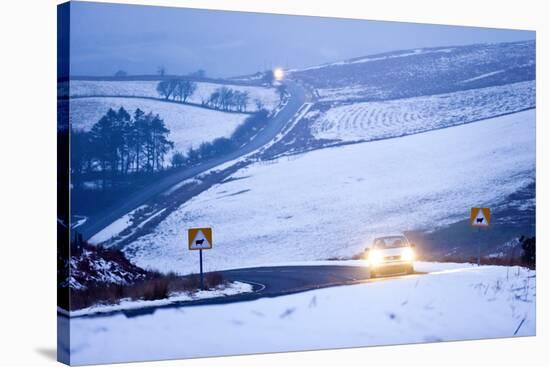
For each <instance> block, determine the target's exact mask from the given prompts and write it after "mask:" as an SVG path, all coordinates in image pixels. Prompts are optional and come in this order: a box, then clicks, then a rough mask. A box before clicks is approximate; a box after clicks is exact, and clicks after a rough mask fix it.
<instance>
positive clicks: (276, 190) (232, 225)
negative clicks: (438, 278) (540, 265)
mask: <svg viewBox="0 0 550 367" xmlns="http://www.w3.org/2000/svg"><path fill="white" fill-rule="evenodd" d="M488 141H490V142H491V144H487V142H488ZM497 158H498V159H497ZM267 163H269V164H267ZM327 167H330V169H327ZM534 169H535V111H534V110H530V111H526V112H520V113H516V114H512V115H507V116H503V117H498V118H493V119H488V120H483V121H480V122H476V123H474V124H468V125H462V126H456V127H452V128H448V129H442V130H436V131H430V132H426V133H423V134H416V135H411V136H407V137H403V138H395V139H388V140H382V141H376V142H369V143H363V144H355V145H348V146H343V147H336V148H327V149H322V150H316V151H312V152H308V153H305V154H301V155H295V156H291V157H289V158H281V159H279V160H276V161H271V162H265V163H264V162H259V163H256V164H252V165H250V166H248V167H246V168H244V169H241V170H239V171H237V172H236V173H235V174H233V175H232V176H231V178H230V179H227V180H225V181H224V182H223V183H220V184H218V185H216V186H214V187H212V188H211V189H209V190H207V191H205V192H203V193H201V194H199V195H198V196H196V197H194V198H193V199H191V200H190V201H188V202H187V203H185V204H184V205H182V206H181V207H180V208H179V209H178V210H177V211H175V212H173V213H172V214H170V215H169V216H168V217H167V218H166V219H165V220H163V221H162V222H161V223H160V224H159V225H158V226H157V227H156V228H155V229H154V230H153V232H152V233H150V234H148V235H145V236H143V237H141V238H139V239H138V240H136V241H135V242H133V243H131V244H130V245H128V246H127V247H125V249H124V251H125V253H126V254H127V255H128V256H129V257H130V258H131V259H132V261H134V262H135V263H136V264H138V265H139V266H143V267H146V268H152V269H158V270H162V271H167V270H173V271H177V272H182V271H186V269H193V268H195V267H196V266H198V264H197V261H198V259H197V257H196V256H193V254H189V253H188V252H186V251H182V247H181V246H182V239H183V238H184V236H185V230H186V228H188V227H193V226H201V225H205V224H207V225H209V226H212V227H213V228H214V231H215V233H216V237H217V238H220V239H223V240H220V241H219V244H217V245H216V249H215V250H213V251H210V252H209V253H208V261H207V262H206V269H207V270H216V269H224V268H228V267H237V266H245V265H254V264H258V263H260V264H264V263H270V262H284V261H296V260H313V259H327V258H330V257H339V256H348V257H349V256H352V255H354V254H356V253H358V252H360V251H361V250H362V249H363V248H364V247H365V246H367V245H368V244H369V243H370V241H371V240H372V238H373V237H375V236H376V235H380V234H387V233H395V232H403V231H407V230H415V229H416V230H418V229H433V228H437V227H442V226H445V225H448V224H451V223H454V222H457V221H460V220H463V219H464V218H466V217H467V215H468V213H469V210H470V207H471V206H472V203H476V204H479V205H483V204H486V205H491V206H493V205H494V204H495V203H500V202H502V201H503V200H505V199H506V198H507V197H508V195H510V194H512V193H514V192H516V191H518V190H520V189H522V188H523V187H525V186H527V185H529V184H530V183H531V182H532V181H533V180H534ZM269 198H277V199H276V200H270V199H269ZM236 213H237V215H235V214H236ZM183 223H184V225H182V224H183ZM520 234H521V233H520ZM518 235H519V234H518Z"/></svg>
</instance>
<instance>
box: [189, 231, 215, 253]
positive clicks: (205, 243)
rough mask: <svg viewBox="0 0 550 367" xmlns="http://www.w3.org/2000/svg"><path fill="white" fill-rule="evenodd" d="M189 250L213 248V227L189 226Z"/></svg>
mask: <svg viewBox="0 0 550 367" xmlns="http://www.w3.org/2000/svg"><path fill="white" fill-rule="evenodd" d="M187 236H188V238H189V250H210V249H211V248H212V228H189V230H188V231H187Z"/></svg>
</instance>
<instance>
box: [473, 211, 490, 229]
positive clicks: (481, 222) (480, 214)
mask: <svg viewBox="0 0 550 367" xmlns="http://www.w3.org/2000/svg"><path fill="white" fill-rule="evenodd" d="M490 213H491V212H490V210H489V208H472V213H471V215H470V224H471V225H472V226H474V227H487V226H489V223H490V220H491V217H490V215H491V214H490Z"/></svg>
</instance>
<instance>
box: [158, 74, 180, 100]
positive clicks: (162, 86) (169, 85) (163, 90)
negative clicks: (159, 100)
mask: <svg viewBox="0 0 550 367" xmlns="http://www.w3.org/2000/svg"><path fill="white" fill-rule="evenodd" d="M177 86H178V82H177V80H174V79H170V80H161V81H160V82H159V83H158V84H157V92H158V93H159V94H160V95H161V96H162V97H164V99H169V98H170V97H172V96H173V94H174V91H175V90H176V88H177Z"/></svg>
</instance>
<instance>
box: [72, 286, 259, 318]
mask: <svg viewBox="0 0 550 367" xmlns="http://www.w3.org/2000/svg"><path fill="white" fill-rule="evenodd" d="M252 288H253V287H252V285H251V284H248V283H243V282H238V281H237V282H232V283H229V284H224V285H220V286H218V287H216V288H213V289H208V290H199V291H196V292H190V293H189V292H179V293H175V294H172V295H170V297H169V298H166V299H157V300H152V301H146V300H131V299H123V300H120V302H119V303H118V304H116V305H101V304H100V305H95V306H91V307H87V308H83V309H80V310H77V311H71V312H70V316H71V317H78V316H87V315H93V314H101V313H109V312H113V311H122V310H137V309H140V308H145V307H158V306H167V305H171V304H175V303H179V302H185V301H195V300H200V299H209V298H218V297H226V296H234V295H236V294H241V293H248V292H252Z"/></svg>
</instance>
